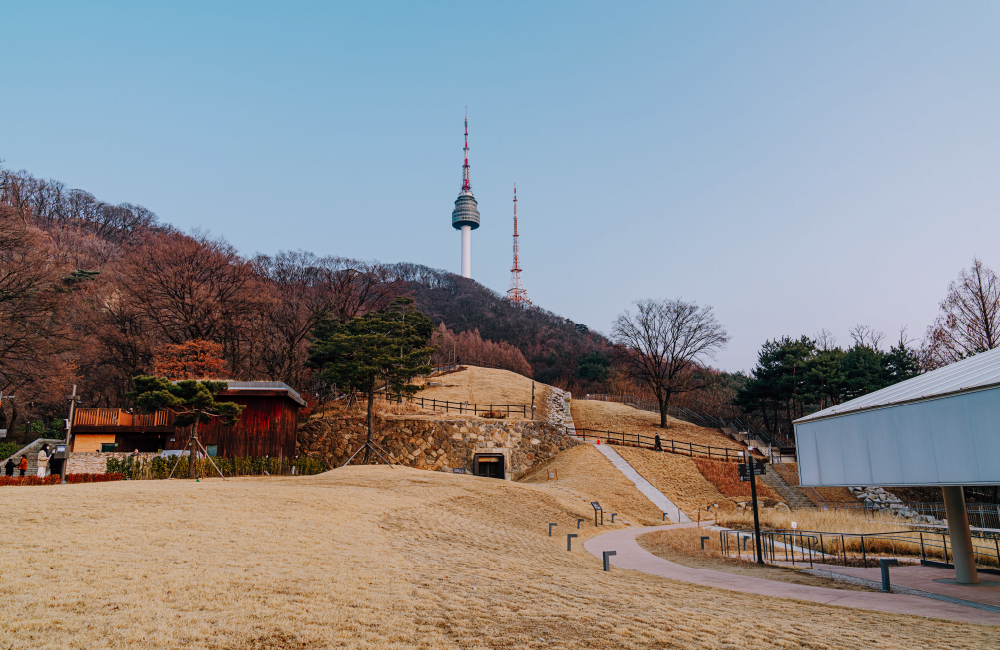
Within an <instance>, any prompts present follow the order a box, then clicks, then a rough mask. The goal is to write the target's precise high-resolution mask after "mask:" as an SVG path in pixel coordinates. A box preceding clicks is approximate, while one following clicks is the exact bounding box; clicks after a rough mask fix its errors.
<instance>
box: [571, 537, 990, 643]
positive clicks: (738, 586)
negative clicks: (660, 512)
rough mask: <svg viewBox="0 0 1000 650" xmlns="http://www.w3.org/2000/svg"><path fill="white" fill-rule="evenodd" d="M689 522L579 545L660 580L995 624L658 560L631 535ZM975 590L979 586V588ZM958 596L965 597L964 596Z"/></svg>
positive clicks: (960, 611) (973, 612) (968, 610)
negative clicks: (605, 553) (610, 553)
mask: <svg viewBox="0 0 1000 650" xmlns="http://www.w3.org/2000/svg"><path fill="white" fill-rule="evenodd" d="M694 525H695V524H673V525H671V526H650V527H647V528H626V529H624V530H616V531H612V532H609V533H604V534H603V535H598V536H596V537H591V538H590V539H588V540H587V541H585V542H584V543H583V547H584V549H586V550H587V552H589V553H590V554H591V555H593V556H594V557H596V558H598V559H601V558H602V555H601V553H602V552H603V551H616V552H617V555H615V556H612V557H611V565H612V566H613V567H619V568H622V569H633V570H635V571H642V572H644V573H649V574H652V575H656V576H660V577H663V578H670V579H673V580H681V581H683V582H690V583H693V584H698V585H703V586H706V587H716V588H718V589H728V590H730V591H739V592H743V593H750V594H760V595H763V596H772V597H775V598H793V599H796V600H805V601H809V602H814V603H824V604H827V605H839V606H841V607H856V608H859V609H868V610H872V611H878V612H887V613H892V614H911V615H914V616H927V617H931V618H943V619H946V620H951V621H962V622H965V623H981V624H987V625H1000V614H997V613H994V612H989V611H984V610H981V609H975V608H972V607H967V606H965V605H960V604H956V603H951V602H944V601H940V600H932V599H930V598H925V597H923V596H913V595H908V594H883V593H872V592H867V591H848V590H843V589H830V588H827V587H811V586H808V585H796V584H790V583H786V582H778V581H775V580H765V579H763V578H754V577H751V576H741V575H736V574H733V573H725V572H723V571H713V570H711V569H692V568H689V567H686V566H681V565H680V564H675V563H674V562H669V561H667V560H664V559H662V558H658V557H656V556H655V555H653V554H652V553H648V552H647V551H645V550H643V549H642V548H641V547H640V546H639V544H638V543H637V542H636V541H635V538H636V536H638V535H641V534H643V533H648V532H651V531H654V530H665V529H672V528H691V527H693V526H694ZM715 534H718V533H715ZM892 575H893V576H895V575H896V570H894V573H893V574H892ZM951 575H952V576H954V571H952V572H951ZM934 584H937V583H934ZM975 589H983V588H982V587H979V588H975ZM963 597H964V598H966V599H969V596H963Z"/></svg>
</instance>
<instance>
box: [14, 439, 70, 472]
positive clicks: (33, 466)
mask: <svg viewBox="0 0 1000 650" xmlns="http://www.w3.org/2000/svg"><path fill="white" fill-rule="evenodd" d="M65 442H66V441H65V440H55V439H53V438H39V439H38V440H36V441H34V442H33V443H31V444H30V445H28V446H27V447H23V448H21V449H18V450H17V452H16V453H15V454H14V455H13V456H8V457H7V458H13V459H14V465H17V464H18V463H20V462H21V456H22V455H27V456H28V469H27V470H26V471H25V472H24V475H25V476H36V475H37V474H38V452H39V451H41V450H42V445H46V444H47V445H48V446H49V453H50V454H51V453H52V452H53V451H55V448H56V445H61V444H63V443H65ZM7 458H4V459H3V460H0V473H3V474H4V476H6V475H7V469H6V467H5V466H6V465H7ZM20 475H21V472H20V471H18V469H17V468H16V467H15V468H14V476H20Z"/></svg>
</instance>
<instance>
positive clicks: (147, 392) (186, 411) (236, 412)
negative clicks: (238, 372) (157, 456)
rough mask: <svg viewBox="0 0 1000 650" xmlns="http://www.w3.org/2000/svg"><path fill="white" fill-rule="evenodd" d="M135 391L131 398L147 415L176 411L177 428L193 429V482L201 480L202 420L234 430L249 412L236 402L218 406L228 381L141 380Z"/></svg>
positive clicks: (189, 473) (164, 378) (134, 382)
mask: <svg viewBox="0 0 1000 650" xmlns="http://www.w3.org/2000/svg"><path fill="white" fill-rule="evenodd" d="M132 382H133V384H134V385H135V391H134V392H131V393H128V394H127V397H129V398H130V399H132V400H133V401H135V403H136V404H138V405H139V408H141V409H142V410H144V411H147V412H149V413H155V412H156V411H159V410H168V411H172V412H173V413H174V414H175V415H176V418H175V419H174V425H175V426H178V427H187V426H190V427H191V441H190V445H191V462H190V463H189V465H188V476H189V478H197V476H198V474H197V471H198V470H197V463H195V462H194V461H195V459H196V458H197V457H198V450H197V445H198V424H199V423H200V422H201V421H202V420H206V419H215V418H218V419H220V420H221V421H222V423H223V424H227V425H230V426H233V425H235V424H236V423H237V421H239V418H240V413H242V412H243V409H244V408H246V407H245V406H243V405H242V404H237V403H235V402H216V401H215V396H216V395H218V394H219V392H220V391H223V390H225V389H226V385H227V384H226V382H224V381H194V380H191V379H187V380H183V381H178V382H172V381H170V380H169V379H167V378H166V377H148V376H140V377H136V378H134V379H133V380H132Z"/></svg>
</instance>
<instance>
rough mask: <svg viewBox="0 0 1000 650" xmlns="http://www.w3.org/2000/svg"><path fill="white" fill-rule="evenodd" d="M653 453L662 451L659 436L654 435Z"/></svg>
mask: <svg viewBox="0 0 1000 650" xmlns="http://www.w3.org/2000/svg"><path fill="white" fill-rule="evenodd" d="M653 451H663V445H661V444H660V434H656V438H654V439H653Z"/></svg>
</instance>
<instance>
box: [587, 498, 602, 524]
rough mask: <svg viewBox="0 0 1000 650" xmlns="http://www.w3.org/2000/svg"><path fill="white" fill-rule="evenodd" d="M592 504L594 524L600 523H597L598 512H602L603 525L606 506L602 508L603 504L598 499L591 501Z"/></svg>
mask: <svg viewBox="0 0 1000 650" xmlns="http://www.w3.org/2000/svg"><path fill="white" fill-rule="evenodd" d="M590 506H591V507H592V508H593V509H594V525H595V526H597V525H598V523H597V513H601V523H600V525H601V526H603V525H604V508H602V507H601V504H600V503H598V502H597V501H591V502H590Z"/></svg>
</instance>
